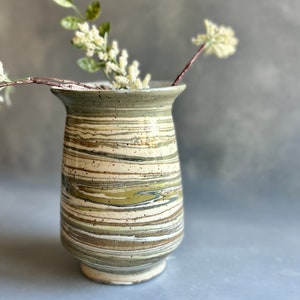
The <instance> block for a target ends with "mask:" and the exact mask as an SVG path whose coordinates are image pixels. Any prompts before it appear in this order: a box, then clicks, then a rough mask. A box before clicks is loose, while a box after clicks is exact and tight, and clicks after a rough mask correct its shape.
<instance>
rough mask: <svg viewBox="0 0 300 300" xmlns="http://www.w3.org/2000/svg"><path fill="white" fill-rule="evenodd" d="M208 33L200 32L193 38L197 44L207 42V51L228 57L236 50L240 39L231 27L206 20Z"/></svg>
mask: <svg viewBox="0 0 300 300" xmlns="http://www.w3.org/2000/svg"><path fill="white" fill-rule="evenodd" d="M204 25H205V28H206V34H198V35H197V36H196V37H194V38H192V42H193V43H194V44H195V45H203V44H205V53H206V54H207V55H209V54H215V55H216V56H217V57H219V58H227V57H228V56H230V55H232V54H234V53H235V51H236V46H237V44H238V39H237V38H236V37H235V36H234V35H235V33H234V31H233V30H232V28H230V27H225V26H222V25H221V26H218V25H216V24H215V23H213V22H211V21H209V20H207V19H206V20H204Z"/></svg>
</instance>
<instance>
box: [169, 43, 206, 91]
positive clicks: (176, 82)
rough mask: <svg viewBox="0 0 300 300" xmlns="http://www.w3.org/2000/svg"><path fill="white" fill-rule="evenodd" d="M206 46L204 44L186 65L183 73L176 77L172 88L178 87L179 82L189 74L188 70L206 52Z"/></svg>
mask: <svg viewBox="0 0 300 300" xmlns="http://www.w3.org/2000/svg"><path fill="white" fill-rule="evenodd" d="M205 46H206V44H203V45H202V46H201V47H200V48H199V49H198V51H197V52H196V53H195V55H194V56H193V57H192V58H191V60H190V61H189V62H188V63H187V64H186V66H185V67H184V69H183V70H182V71H181V73H180V74H179V75H178V76H177V77H176V79H175V80H174V82H173V83H172V86H174V85H177V84H178V82H179V81H180V80H181V79H182V77H183V76H184V74H185V73H186V72H187V70H188V69H189V68H190V67H191V66H192V65H193V63H194V62H195V60H196V59H197V58H198V56H199V55H200V54H201V53H202V52H203V51H204V49H205Z"/></svg>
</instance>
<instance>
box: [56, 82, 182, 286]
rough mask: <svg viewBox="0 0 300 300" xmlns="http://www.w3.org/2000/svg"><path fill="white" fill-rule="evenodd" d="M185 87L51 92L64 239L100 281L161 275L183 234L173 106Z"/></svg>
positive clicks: (84, 267) (121, 281)
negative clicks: (59, 105) (60, 125)
mask: <svg viewBox="0 0 300 300" xmlns="http://www.w3.org/2000/svg"><path fill="white" fill-rule="evenodd" d="M184 88H185V86H183V85H181V86H176V87H156V88H151V89H149V90H140V91H130V90H119V91H112V90H103V91H99V90H85V91H80V90H68V89H61V88H52V92H53V93H54V94H55V95H56V96H57V97H59V98H60V99H61V100H62V102H63V103H64V105H65V107H66V111H67V117H66V126H65V136H64V149H63V164H62V185H61V240H62V243H63V245H64V247H65V248H66V249H67V250H68V251H69V252H71V253H72V254H73V255H74V256H75V257H76V258H77V259H79V261H80V263H81V269H82V271H83V273H84V274H85V275H86V276H87V277H89V278H91V279H93V280H95V281H99V282H105V283H111V284H131V283H136V282H141V281H145V280H148V279H150V278H152V277H154V276H156V275H158V274H160V273H161V272H162V271H163V269H164V267H165V258H166V256H167V255H168V254H169V253H170V252H171V251H173V250H174V249H175V248H176V247H177V246H178V245H179V243H180V241H181V240H182V237H183V197H182V187H181V174H180V164H179V159H178V153H177V144H176V137H175V130H174V124H173V118H172V111H171V110H172V104H173V102H174V100H175V98H176V97H177V96H178V95H179V94H180V93H181V92H182V91H183V90H184Z"/></svg>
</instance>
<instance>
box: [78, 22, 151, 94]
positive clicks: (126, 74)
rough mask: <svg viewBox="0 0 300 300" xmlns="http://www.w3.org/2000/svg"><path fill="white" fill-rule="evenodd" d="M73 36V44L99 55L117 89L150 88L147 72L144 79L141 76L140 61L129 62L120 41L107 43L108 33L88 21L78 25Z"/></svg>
mask: <svg viewBox="0 0 300 300" xmlns="http://www.w3.org/2000/svg"><path fill="white" fill-rule="evenodd" d="M78 29H79V30H77V31H76V33H75V37H74V38H73V40H72V41H73V44H74V45H75V46H77V47H79V48H82V49H84V50H85V51H86V56H87V57H93V56H94V55H97V58H98V59H99V66H101V68H103V71H104V73H105V75H106V76H107V78H108V79H110V80H111V83H112V86H113V88H115V89H146V88H149V82H150V79H151V76H150V74H147V75H146V77H145V78H144V80H141V79H140V78H139V75H140V71H139V63H138V62H137V61H133V62H132V64H130V65H129V64H128V53H127V51H126V50H122V51H120V50H119V46H118V42H117V41H113V42H112V43H111V45H108V43H107V34H105V36H104V37H102V36H101V35H100V33H99V30H98V29H97V28H96V27H95V26H94V25H93V26H92V28H90V27H89V24H88V23H87V22H84V23H82V24H79V25H78Z"/></svg>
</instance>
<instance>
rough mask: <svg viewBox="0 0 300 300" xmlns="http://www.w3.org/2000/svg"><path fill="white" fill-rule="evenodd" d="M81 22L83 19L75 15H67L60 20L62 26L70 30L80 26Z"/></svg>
mask: <svg viewBox="0 0 300 300" xmlns="http://www.w3.org/2000/svg"><path fill="white" fill-rule="evenodd" d="M80 23H82V20H81V19H80V18H77V17H73V16H68V17H65V18H63V19H62V20H61V22H60V24H61V26H62V27H64V28H65V29H69V30H76V29H77V28H78V24H80Z"/></svg>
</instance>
